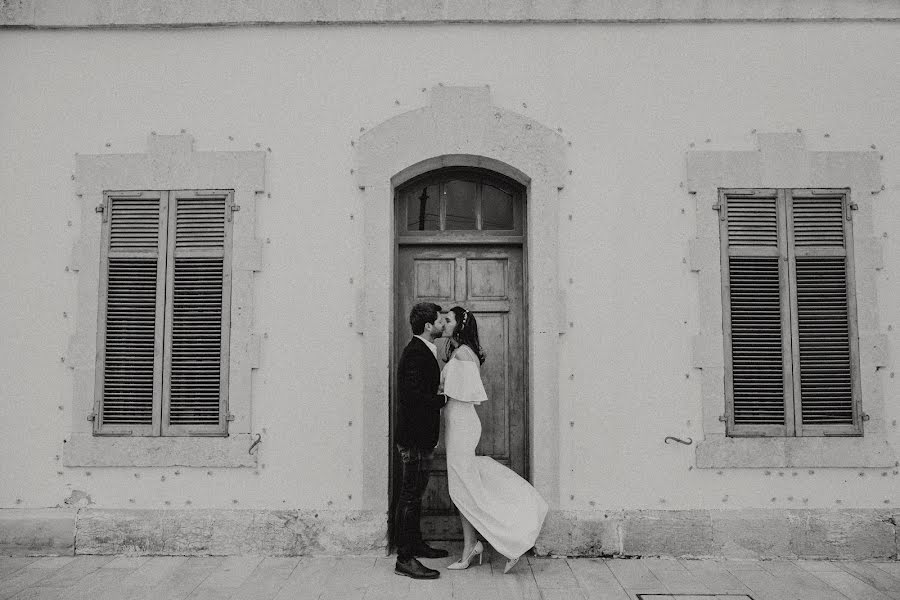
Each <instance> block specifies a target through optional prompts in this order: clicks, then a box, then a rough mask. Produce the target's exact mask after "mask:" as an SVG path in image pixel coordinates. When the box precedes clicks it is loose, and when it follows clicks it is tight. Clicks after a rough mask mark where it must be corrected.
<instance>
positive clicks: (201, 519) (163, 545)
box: [76, 509, 387, 556]
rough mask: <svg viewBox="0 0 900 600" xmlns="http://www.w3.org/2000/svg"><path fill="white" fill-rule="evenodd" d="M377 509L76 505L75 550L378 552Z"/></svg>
mask: <svg viewBox="0 0 900 600" xmlns="http://www.w3.org/2000/svg"><path fill="white" fill-rule="evenodd" d="M386 535H387V523H386V520H385V515H384V514H383V513H375V512H368V511H351V512H343V511H317V510H223V509H218V510H217V509H203V510H180V509H175V510H102V509H82V510H81V511H80V512H79V513H78V522H77V528H76V537H77V540H78V554H170V555H171V554H174V555H212V556H223V555H235V554H238V555H239V554H255V555H264V556H298V555H302V554H330V555H341V554H373V555H384V551H385V543H386V542H385V539H386Z"/></svg>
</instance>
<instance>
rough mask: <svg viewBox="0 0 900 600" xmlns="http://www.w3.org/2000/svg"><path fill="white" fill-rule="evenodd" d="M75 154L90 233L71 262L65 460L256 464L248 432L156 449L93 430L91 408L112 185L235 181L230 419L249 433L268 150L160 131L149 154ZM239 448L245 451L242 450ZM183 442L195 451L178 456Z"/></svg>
mask: <svg viewBox="0 0 900 600" xmlns="http://www.w3.org/2000/svg"><path fill="white" fill-rule="evenodd" d="M75 158H76V160H75V162H76V174H75V182H76V193H77V195H78V197H79V199H80V205H81V236H80V238H79V239H78V241H77V242H76V244H75V247H74V248H73V251H72V260H71V264H70V265H69V266H70V269H71V270H72V271H76V272H77V274H78V288H77V289H78V292H77V294H78V299H77V307H78V312H77V323H76V330H75V334H74V335H73V336H72V338H71V340H70V343H69V351H68V354H67V356H66V364H67V365H68V366H69V367H70V368H71V369H72V370H73V376H74V397H73V401H72V409H73V410H72V426H71V430H70V435H69V436H67V437H68V440H67V441H68V442H70V443H66V444H65V447H64V450H63V453H62V454H63V464H64V465H66V466H76V465H78V466H112V465H118V466H138V465H145V464H147V463H148V461H149V462H150V463H152V464H156V465H157V466H162V464H165V465H169V464H187V463H188V462H190V461H191V460H194V461H196V460H198V459H199V457H204V456H206V457H210V460H211V461H213V462H215V464H208V465H207V464H203V465H196V466H253V465H255V456H254V457H252V458H253V461H254V462H253V463H252V464H248V461H247V456H246V449H247V448H248V447H249V445H250V444H249V441H246V440H243V439H241V438H240V437H236V438H235V439H233V440H230V441H222V439H214V438H193V441H191V442H190V443H188V444H185V443H184V441H183V440H182V441H180V442H179V441H175V438H152V439H154V440H155V444H156V446H159V447H158V448H157V449H156V450H155V451H153V450H152V449H150V451H149V453H148V454H147V453H146V452H148V442H147V440H146V439H137V438H128V437H118V438H110V437H99V436H93V435H92V426H91V423H90V421H88V420H87V416H88V415H90V414H91V413H92V412H93V410H94V397H95V395H94V392H95V385H96V377H95V372H96V351H97V314H98V312H97V311H98V300H99V284H100V273H99V265H100V251H101V248H100V244H101V227H102V219H101V217H100V215H99V214H97V213H96V212H95V208H96V207H97V206H98V205H100V204H101V203H102V201H103V193H104V191H107V190H179V189H182V190H183V189H230V190H234V202H235V204H237V205H238V206H240V207H241V208H240V212H237V213H235V216H234V225H233V231H232V236H233V238H232V239H233V242H232V243H233V246H232V280H231V281H232V283H231V351H230V353H229V360H230V366H229V384H228V386H229V387H228V389H229V399H228V410H229V412H230V413H231V414H232V415H233V416H234V420H233V421H232V422H231V423H229V427H228V431H229V434H230V435H232V436H234V435H239V434H244V437H247V438H248V439H249V434H250V426H251V423H250V393H251V385H250V383H251V382H250V378H251V370H252V369H255V368H257V366H258V362H259V336H258V335H256V334H255V333H254V332H253V331H252V327H253V313H254V311H253V305H254V298H253V287H252V284H253V273H254V272H256V271H259V270H260V268H261V256H262V243H261V241H260V240H259V239H257V238H256V237H255V230H256V199H257V195H258V194H261V193H263V192H264V191H265V158H266V154H265V152H260V151H247V152H196V151H194V138H193V137H192V136H190V135H188V134H181V135H155V134H152V135H150V136H149V139H148V142H147V152H145V153H143V154H96V155H76V157H75ZM245 441H246V443H245ZM166 444H168V446H167V447H165V446H166ZM156 446H154V447H156ZM188 447H190V448H188ZM240 447H243V449H244V454H245V455H244V456H239V455H240V452H239V451H238V450H237V449H238V448H240ZM178 448H182V450H184V451H185V452H191V453H193V455H194V456H193V457H189V456H186V455H183V456H180V457H179V456H178V452H177V450H178ZM173 452H174V454H173ZM154 457H155V458H154ZM213 457H215V458H213ZM223 460H224V461H225V463H227V464H223ZM154 461H157V462H154Z"/></svg>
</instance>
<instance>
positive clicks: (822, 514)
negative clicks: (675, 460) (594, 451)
mask: <svg viewBox="0 0 900 600" xmlns="http://www.w3.org/2000/svg"><path fill="white" fill-rule="evenodd" d="M897 516H898V513H897V509H896V508H895V509H885V510H877V509H868V510H867V509H852V510H830V509H796V510H790V509H785V510H775V509H772V510H770V509H740V510H670V511H663V510H633V511H594V510H592V511H551V513H550V514H549V515H548V516H547V520H546V521H545V523H544V529H543V531H542V532H541V536H540V537H539V538H538V541H537V543H536V544H535V551H536V552H537V553H538V554H540V555H566V556H672V557H683V558H702V557H719V558H734V559H738V558H741V559H829V560H866V559H882V560H885V559H896V558H897V556H898V551H900V546H898V538H897V525H896V522H897Z"/></svg>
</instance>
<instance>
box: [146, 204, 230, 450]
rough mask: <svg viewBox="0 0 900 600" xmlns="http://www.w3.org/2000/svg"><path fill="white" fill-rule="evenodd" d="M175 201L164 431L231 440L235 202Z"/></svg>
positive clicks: (171, 228)
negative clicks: (230, 334) (230, 339)
mask: <svg viewBox="0 0 900 600" xmlns="http://www.w3.org/2000/svg"><path fill="white" fill-rule="evenodd" d="M170 196H171V198H170V201H169V257H170V259H169V262H168V268H167V280H168V286H167V299H166V319H165V340H166V343H165V348H166V351H165V360H164V365H165V367H164V375H163V419H162V433H163V435H175V436H177V435H225V434H227V414H228V406H227V397H228V332H229V329H230V317H231V308H230V306H231V232H232V227H231V225H232V207H233V201H234V197H233V194H232V193H231V192H228V191H176V192H171V194H170Z"/></svg>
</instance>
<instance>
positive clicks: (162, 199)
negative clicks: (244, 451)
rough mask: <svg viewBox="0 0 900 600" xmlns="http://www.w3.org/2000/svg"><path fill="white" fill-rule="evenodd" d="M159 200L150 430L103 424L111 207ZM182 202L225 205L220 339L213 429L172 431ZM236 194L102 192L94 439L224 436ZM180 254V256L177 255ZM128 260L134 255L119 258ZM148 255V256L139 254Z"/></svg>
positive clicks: (178, 428)
mask: <svg viewBox="0 0 900 600" xmlns="http://www.w3.org/2000/svg"><path fill="white" fill-rule="evenodd" d="M136 198H141V199H149V198H157V199H158V200H159V229H158V237H157V240H158V245H157V276H156V314H155V319H154V320H155V323H156V326H155V331H154V369H153V392H152V394H153V406H152V422H151V424H150V425H134V424H132V425H117V424H109V423H104V421H103V416H104V411H103V403H104V381H105V376H106V346H107V344H106V319H107V311H108V308H109V298H108V291H109V260H110V254H111V253H113V255H115V254H116V252H115V251H114V250H112V249H111V248H110V238H111V231H112V216H111V210H112V204H113V202H114V201H115V200H116V199H136ZM182 198H186V199H189V198H211V199H216V198H220V199H223V200H224V203H225V209H224V217H225V221H224V242H223V248H222V250H221V254H222V259H223V261H222V278H223V292H222V306H221V310H222V338H221V346H220V355H219V356H220V380H219V418H218V423H217V425H215V426H212V425H172V424H170V423H169V413H170V405H171V398H170V389H171V368H172V365H171V350H172V337H173V327H172V318H173V306H174V303H173V294H174V287H175V284H174V262H175V261H174V258H175V254H176V251H177V250H176V236H175V235H174V234H173V232H174V231H175V228H176V227H177V222H176V219H177V210H175V207H176V203H177V202H178V200H179V199H182ZM233 210H234V190H227V189H218V190H214V189H192V190H106V191H104V192H103V204H102V211H101V212H102V213H103V226H102V230H101V231H102V234H101V242H100V293H99V301H98V307H97V308H98V311H97V312H98V317H97V367H96V386H95V400H94V413H93V417H94V419H93V422H94V427H93V435H95V436H128V437H198V436H227V435H228V416H229V414H228V391H229V390H228V374H229V364H230V343H229V341H230V335H229V333H230V330H231V327H230V322H231V265H232V254H233V253H232V246H233V233H232V231H233V228H232V221H233V217H232V215H233ZM181 252H184V251H181ZM218 253H219V252H218V251H209V250H201V251H193V252H191V251H188V254H193V255H203V256H212V255H213V254H218ZM121 254H125V255H131V254H134V253H121ZM142 254H146V253H142Z"/></svg>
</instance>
